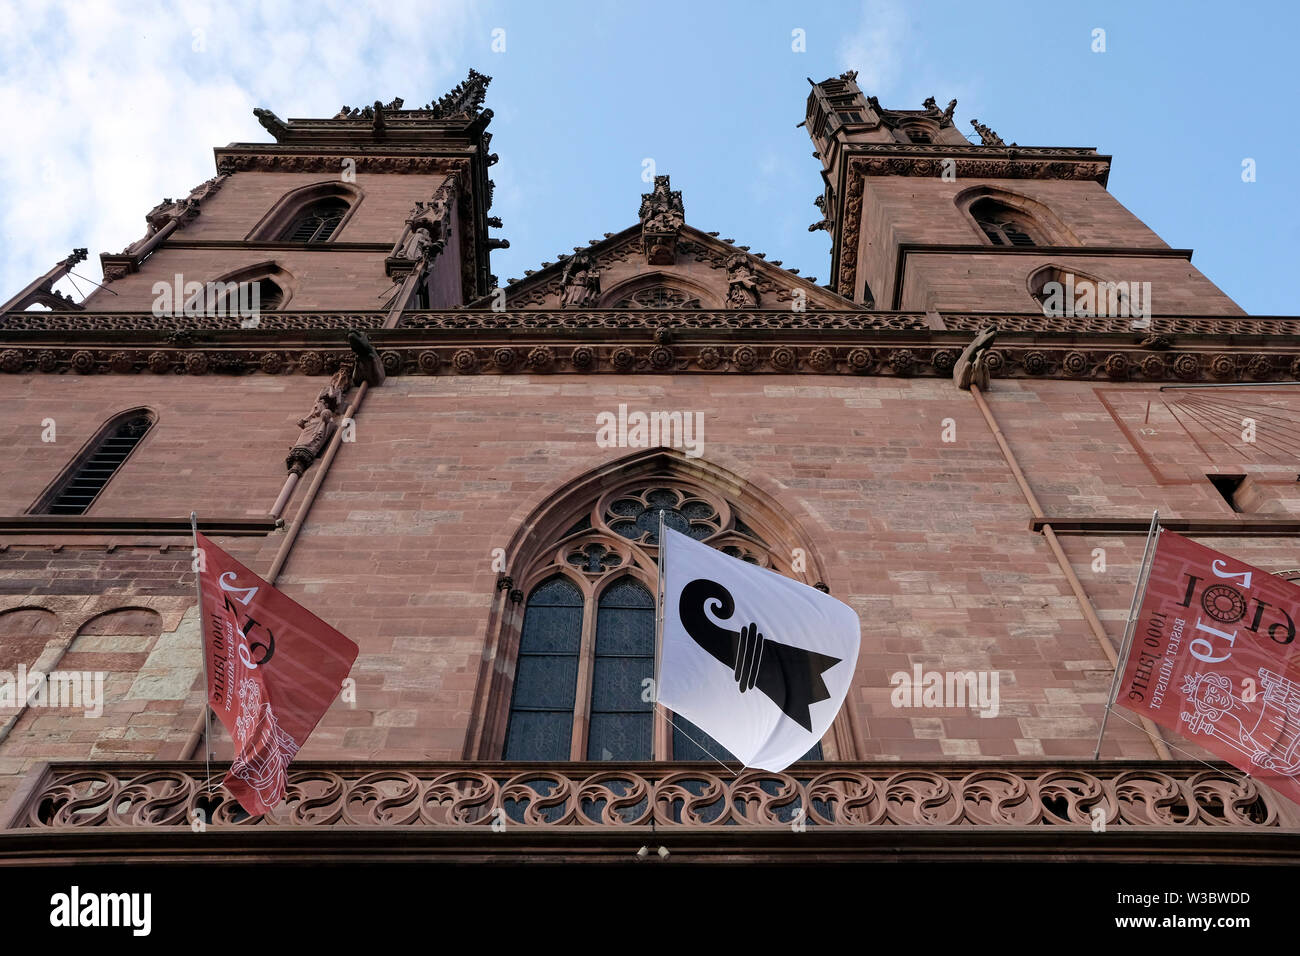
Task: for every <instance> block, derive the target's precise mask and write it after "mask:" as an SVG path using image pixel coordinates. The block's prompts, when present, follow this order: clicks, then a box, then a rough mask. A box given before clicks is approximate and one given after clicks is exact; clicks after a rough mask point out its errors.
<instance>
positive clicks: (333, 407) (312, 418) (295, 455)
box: [284, 369, 349, 476]
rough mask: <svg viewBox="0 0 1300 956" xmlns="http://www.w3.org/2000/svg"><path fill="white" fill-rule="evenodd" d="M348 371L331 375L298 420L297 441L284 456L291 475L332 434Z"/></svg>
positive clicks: (299, 472) (301, 468) (305, 466)
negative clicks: (312, 403) (304, 414)
mask: <svg viewBox="0 0 1300 956" xmlns="http://www.w3.org/2000/svg"><path fill="white" fill-rule="evenodd" d="M348 374H349V372H348V370H346V369H340V370H339V371H338V372H336V373H335V374H334V376H333V377H332V378H331V379H330V380H329V384H327V385H326V386H325V387H324V388H322V389H321V390H320V392H319V393H318V394H317V395H316V403H315V404H314V405H312V408H311V411H310V412H308V413H307V416H306V417H305V418H300V419H298V427H299V428H300V429H302V431H301V432H300V433H299V435H298V440H297V441H295V442H294V443H293V447H292V448H290V449H289V454H288V456H287V457H286V458H285V459H284V464H285V467H286V468H287V469H288V470H289V472H290V474H294V475H299V476H301V475H302V473H303V472H305V471H306V470H307V469H308V468H310V467H311V464H312V462H314V461H315V460H316V456H317V455H319V454H320V453H321V452H322V451H324V449H325V444H326V442H328V441H329V440H330V437H331V436H332V435H333V434H334V429H335V427H336V426H335V423H334V419H335V417H336V416H337V415H338V413H339V411H340V409H341V407H342V404H343V393H344V391H345V390H346V389H347V381H348Z"/></svg>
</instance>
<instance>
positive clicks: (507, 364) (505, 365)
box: [492, 348, 518, 372]
mask: <svg viewBox="0 0 1300 956" xmlns="http://www.w3.org/2000/svg"><path fill="white" fill-rule="evenodd" d="M517 357H518V356H517V355H516V354H515V350H514V349H508V348H499V349H497V350H496V351H495V352H493V353H492V363H493V364H494V365H496V367H497V368H499V369H501V371H503V372H508V371H510V369H512V368H513V367H514V364H515V359H516V358H517Z"/></svg>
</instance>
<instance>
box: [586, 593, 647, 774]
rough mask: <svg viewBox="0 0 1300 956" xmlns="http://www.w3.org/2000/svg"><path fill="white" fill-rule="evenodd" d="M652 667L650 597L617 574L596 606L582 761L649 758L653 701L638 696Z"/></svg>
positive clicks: (643, 688) (645, 685)
mask: <svg viewBox="0 0 1300 956" xmlns="http://www.w3.org/2000/svg"><path fill="white" fill-rule="evenodd" d="M654 668H655V600H654V596H653V595H652V594H651V593H650V592H649V591H648V590H646V588H645V587H643V586H642V585H641V584H640V583H639V582H638V581H636V580H634V579H632V578H620V579H619V580H617V581H615V582H614V583H613V584H611V585H610V586H609V587H608V588H606V589H605V591H604V593H603V594H602V595H601V597H600V605H599V608H598V610H597V611H596V656H595V663H594V666H593V668H592V680H591V724H590V726H589V728H588V732H587V759H588V760H649V759H650V758H651V756H652V752H651V741H652V736H653V729H654V722H653V713H654V704H653V702H651V701H649V700H642V697H647V698H648V697H649V696H650V695H649V694H648V693H645V691H647V690H648V689H649V685H648V684H647V683H646V681H647V680H649V679H651V678H653V677H654Z"/></svg>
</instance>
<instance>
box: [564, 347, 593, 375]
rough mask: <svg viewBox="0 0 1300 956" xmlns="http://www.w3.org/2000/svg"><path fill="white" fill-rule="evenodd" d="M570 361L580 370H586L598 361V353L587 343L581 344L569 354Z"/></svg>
mask: <svg viewBox="0 0 1300 956" xmlns="http://www.w3.org/2000/svg"><path fill="white" fill-rule="evenodd" d="M569 363H570V364H571V365H572V366H573V367H574V368H575V369H577V370H578V371H580V372H585V371H586V370H587V369H589V368H591V367H592V366H593V365H595V363H596V353H595V352H594V351H592V350H591V349H589V348H587V346H585V345H580V346H578V347H577V348H576V349H574V350H573V354H572V355H571V356H569Z"/></svg>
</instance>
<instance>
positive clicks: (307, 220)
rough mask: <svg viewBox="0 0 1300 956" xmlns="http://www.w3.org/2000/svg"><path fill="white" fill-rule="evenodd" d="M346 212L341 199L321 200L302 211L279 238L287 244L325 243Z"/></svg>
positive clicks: (346, 205) (345, 205)
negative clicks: (287, 242)
mask: <svg viewBox="0 0 1300 956" xmlns="http://www.w3.org/2000/svg"><path fill="white" fill-rule="evenodd" d="M347 211H348V204H347V203H345V202H344V201H343V200H341V199H322V200H321V201H320V202H318V203H313V204H312V205H310V206H308V207H307V208H306V209H305V210H303V211H302V212H301V213H300V214H299V215H298V218H297V219H295V220H294V221H293V224H292V225H290V226H289V228H288V229H286V230H285V233H284V235H283V236H282V237H281V238H282V239H285V240H287V241H289V242H325V241H326V240H328V239H329V238H330V237H331V236H332V235H334V231H335V230H336V229H338V227H339V223H341V222H342V221H343V216H344V214H346V213H347Z"/></svg>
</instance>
